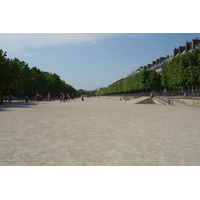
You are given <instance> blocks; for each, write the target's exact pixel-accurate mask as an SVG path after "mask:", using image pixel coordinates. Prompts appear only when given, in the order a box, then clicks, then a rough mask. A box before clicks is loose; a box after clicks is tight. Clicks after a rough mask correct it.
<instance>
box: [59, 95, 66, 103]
mask: <svg viewBox="0 0 200 200" xmlns="http://www.w3.org/2000/svg"><path fill="white" fill-rule="evenodd" d="M62 101H63V102H65V95H64V94H63V93H61V95H60V102H62Z"/></svg>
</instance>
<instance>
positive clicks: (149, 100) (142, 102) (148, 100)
mask: <svg viewBox="0 0 200 200" xmlns="http://www.w3.org/2000/svg"><path fill="white" fill-rule="evenodd" d="M136 104H156V103H155V102H154V101H153V99H145V100H143V101H140V102H138V103H136Z"/></svg>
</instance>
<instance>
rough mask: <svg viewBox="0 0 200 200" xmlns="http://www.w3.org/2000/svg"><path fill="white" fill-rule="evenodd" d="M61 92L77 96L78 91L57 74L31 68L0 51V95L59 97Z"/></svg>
mask: <svg viewBox="0 0 200 200" xmlns="http://www.w3.org/2000/svg"><path fill="white" fill-rule="evenodd" d="M61 92H65V93H70V94H72V93H73V94H74V95H76V94H77V91H76V89H74V88H73V87H72V86H71V85H69V84H66V83H65V81H63V80H61V79H60V77H59V76H58V75H57V74H55V73H49V72H44V71H41V70H40V69H38V68H37V67H32V68H29V66H28V63H26V62H24V61H20V60H19V59H18V58H14V59H9V58H7V55H6V52H3V50H1V49H0V93H2V94H4V95H9V94H12V95H17V96H25V95H28V96H32V97H34V96H35V94H36V93H42V94H43V95H47V94H48V93H50V94H51V96H59V95H60V93H61Z"/></svg>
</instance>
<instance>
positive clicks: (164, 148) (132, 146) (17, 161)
mask: <svg viewBox="0 0 200 200" xmlns="http://www.w3.org/2000/svg"><path fill="white" fill-rule="evenodd" d="M0 118H1V119H0V165H1V166H13V165H14V166H24V165H25V166H40V165H45V166H55V165H56V166H60V165H61V166H93V165H97V166H175V165H179V166H185V165H186V166H189V165H190V166H192V165H196V166H197V165H198V166H199V165H200V146H199V144H200V121H199V119H200V108H199V107H192V106H165V105H156V104H134V103H133V102H132V101H118V100H110V99H100V98H94V99H93V98H86V99H85V101H83V102H82V101H81V99H76V101H75V102H61V103H60V102H59V101H52V102H35V101H29V103H24V102H13V103H10V104H8V103H7V104H4V105H0Z"/></svg>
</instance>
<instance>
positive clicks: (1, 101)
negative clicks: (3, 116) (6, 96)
mask: <svg viewBox="0 0 200 200" xmlns="http://www.w3.org/2000/svg"><path fill="white" fill-rule="evenodd" d="M0 104H3V95H1V94H0Z"/></svg>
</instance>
